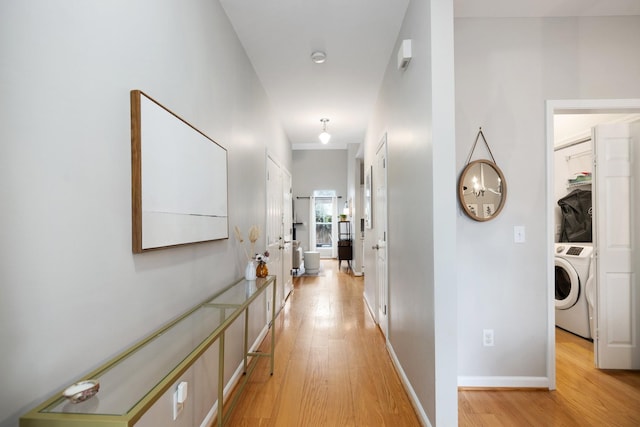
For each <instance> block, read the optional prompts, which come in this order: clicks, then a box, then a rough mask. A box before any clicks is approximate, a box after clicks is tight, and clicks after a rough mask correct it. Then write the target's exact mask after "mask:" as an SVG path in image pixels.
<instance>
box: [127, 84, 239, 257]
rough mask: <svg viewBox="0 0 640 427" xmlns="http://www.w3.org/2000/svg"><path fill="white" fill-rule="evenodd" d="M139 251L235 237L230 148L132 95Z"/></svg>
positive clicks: (135, 92)
mask: <svg viewBox="0 0 640 427" xmlns="http://www.w3.org/2000/svg"><path fill="white" fill-rule="evenodd" d="M131 200H132V246H133V248H132V249H133V252H134V253H141V252H144V251H148V250H154V249H160V248H166V247H172V246H177V245H184V244H190V243H197V242H205V241H211V240H219V239H227V238H229V224H228V216H227V150H226V149H225V148H223V147H222V146H220V145H219V144H218V143H216V142H215V141H214V140H213V139H211V138H209V137H208V136H207V135H205V134H204V133H202V132H201V131H199V130H198V129H196V128H195V127H194V126H192V125H191V124H189V123H188V122H186V121H185V120H184V119H182V118H180V117H179V116H178V115H177V114H175V113H173V112H172V111H170V110H169V109H167V108H166V107H164V106H163V105H161V104H160V103H159V102H157V101H156V100H154V99H153V98H151V97H150V96H149V95H147V94H145V93H144V92H142V91H140V90H132V91H131Z"/></svg>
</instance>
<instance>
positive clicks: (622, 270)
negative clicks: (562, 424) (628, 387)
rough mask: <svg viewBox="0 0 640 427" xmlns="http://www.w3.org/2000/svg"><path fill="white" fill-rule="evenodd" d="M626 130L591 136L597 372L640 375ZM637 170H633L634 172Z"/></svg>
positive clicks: (633, 197)
mask: <svg viewBox="0 0 640 427" xmlns="http://www.w3.org/2000/svg"><path fill="white" fill-rule="evenodd" d="M630 129H631V128H630V126H629V125H627V124H616V125H601V126H597V127H595V128H594V130H593V140H594V154H595V169H594V170H595V173H594V177H595V191H594V205H593V206H594V216H593V219H594V224H595V225H596V227H595V228H596V233H595V236H594V243H595V247H596V249H597V250H596V257H595V262H596V274H597V299H596V314H597V315H596V333H595V334H593V335H594V341H595V346H594V347H595V359H596V366H597V367H598V368H602V369H640V345H639V344H640V343H639V340H640V328H639V324H638V323H639V321H640V316H639V314H640V313H638V308H639V307H640V288H639V286H638V263H637V259H638V258H637V257H638V250H637V244H638V238H637V233H635V230H634V228H635V224H634V222H635V221H634V218H636V216H637V214H638V210H637V208H636V206H637V203H638V200H640V199H639V198H638V186H637V185H636V184H635V183H634V173H636V172H635V171H634V169H635V168H634V167H633V163H634V162H633V159H634V152H635V151H637V149H638V147H637V144H638V142H640V141H636V143H635V145H634V143H633V140H632V138H631V131H630ZM636 168H637V166H636Z"/></svg>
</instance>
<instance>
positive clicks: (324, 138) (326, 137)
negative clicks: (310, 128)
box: [318, 119, 331, 144]
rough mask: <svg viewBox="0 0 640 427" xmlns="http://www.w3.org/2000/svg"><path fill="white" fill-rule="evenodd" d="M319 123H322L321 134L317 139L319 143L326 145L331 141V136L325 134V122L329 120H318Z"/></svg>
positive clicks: (327, 133)
mask: <svg viewBox="0 0 640 427" xmlns="http://www.w3.org/2000/svg"><path fill="white" fill-rule="evenodd" d="M320 121H321V122H322V133H321V134H320V135H318V138H320V142H322V143H323V144H327V143H328V142H329V140H330V139H331V135H330V134H329V132H327V122H328V121H329V119H320Z"/></svg>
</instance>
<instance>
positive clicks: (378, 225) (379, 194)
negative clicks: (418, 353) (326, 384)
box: [373, 135, 389, 338]
mask: <svg viewBox="0 0 640 427" xmlns="http://www.w3.org/2000/svg"><path fill="white" fill-rule="evenodd" d="M373 188H375V191H374V193H373V194H374V195H375V197H374V201H373V209H374V210H375V212H374V216H373V222H374V224H375V226H374V231H375V235H376V244H375V246H374V249H375V250H376V280H377V281H378V325H379V326H380V329H381V330H382V333H383V334H384V336H385V338H386V337H387V336H388V330H389V279H388V274H387V271H388V269H387V140H386V135H385V137H384V138H383V140H382V142H381V143H380V146H379V147H378V151H377V152H376V163H375V173H374V180H373Z"/></svg>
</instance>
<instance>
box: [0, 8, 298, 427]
mask: <svg viewBox="0 0 640 427" xmlns="http://www.w3.org/2000/svg"><path fill="white" fill-rule="evenodd" d="M0 52H2V55H0V94H2V95H1V96H0V117H1V119H0V120H1V121H2V122H1V124H0V140H1V141H2V144H0V162H1V167H0V181H1V182H2V183H3V185H2V186H1V187H0V194H1V196H2V197H1V200H2V209H0V223H1V224H2V228H1V230H2V231H1V232H0V233H1V238H0V263H1V265H0V342H1V343H2V344H1V345H0V377H1V378H2V387H1V388H0V425H1V426H2V427H8V426H14V425H16V424H17V418H18V416H19V415H20V414H22V413H23V412H25V411H26V410H27V409H29V408H30V407H31V406H33V405H35V404H36V403H39V402H40V401H42V400H44V398H46V397H48V395H50V394H52V393H54V392H57V391H58V390H60V389H62V388H63V387H65V386H66V385H68V384H69V382H70V381H72V380H74V379H77V377H78V376H80V375H81V374H83V373H86V372H88V371H89V370H91V369H92V368H95V367H97V366H98V365H100V364H102V363H103V362H105V361H106V360H107V359H108V358H110V357H112V356H113V355H115V354H116V353H118V352H120V351H121V350H123V349H124V348H126V347H127V346H129V345H131V344H132V343H133V342H135V341H136V340H138V339H140V338H141V337H143V336H145V335H146V334H148V333H149V332H151V331H152V330H154V329H156V328H157V327H159V326H160V325H162V324H164V323H165V322H167V321H169V320H170V319H172V318H174V317H175V316H177V315H178V314H180V313H181V312H183V311H184V310H185V309H187V308H188V307H191V306H192V305H194V304H195V303H197V302H199V301H200V300H201V299H203V298H205V297H206V296H208V295H210V294H212V293H213V292H214V291H216V290H217V289H219V288H221V287H222V286H225V285H227V284H229V283H230V282H231V281H232V280H233V279H235V278H238V277H241V275H242V273H243V268H244V266H245V262H244V261H243V259H242V254H241V252H242V251H241V250H240V248H238V247H237V243H236V242H235V240H233V238H232V239H229V240H223V241H217V242H211V243H203V244H198V245H189V246H184V247H180V248H174V249H167V250H160V251H155V252H150V253H145V254H140V255H133V254H132V251H131V219H130V218H131V202H130V199H131V167H130V164H131V159H130V138H131V137H130V116H129V114H130V110H129V91H130V90H131V89H134V88H137V89H142V90H144V91H145V92H147V93H148V94H149V95H151V96H152V97H154V98H155V99H157V100H158V101H160V102H162V103H163V104H164V105H165V106H167V107H168V108H170V109H171V110H173V111H174V112H176V113H177V114H179V115H181V116H182V117H183V118H184V119H186V120H188V121H189V122H191V123H192V124H193V125H194V126H196V127H198V128H199V129H200V130H202V131H203V132H205V133H206V134H207V135H209V136H210V137H211V138H213V139H214V140H216V141H217V142H219V143H220V144H221V145H223V146H225V147H226V148H227V149H228V156H229V215H230V226H231V227H233V226H234V225H238V226H240V227H241V228H242V229H243V230H245V232H246V230H247V229H248V227H249V226H250V225H251V224H254V223H257V224H260V225H261V226H262V227H263V228H264V211H265V208H264V206H265V190H264V188H265V186H264V179H265V152H266V150H267V149H268V150H269V152H270V153H272V154H274V155H275V156H277V157H278V158H279V160H280V161H281V162H282V163H283V165H284V166H285V167H286V168H288V169H291V154H290V146H289V143H288V141H287V139H286V137H285V135H284V132H283V131H282V129H281V128H280V126H279V125H278V123H279V122H278V121H277V119H276V117H275V116H274V114H273V113H272V111H271V109H270V106H269V104H268V102H267V99H266V96H265V93H264V91H263V89H262V87H261V85H260V83H259V81H258V79H257V78H256V76H255V73H254V71H253V68H252V66H251V64H250V63H249V61H248V59H247V57H246V55H245V53H244V50H243V49H242V47H241V45H240V43H239V41H238V40H237V38H236V35H235V33H234V31H233V29H232V27H231V25H230V24H229V22H228V20H227V18H226V15H225V14H224V12H223V10H222V9H221V7H220V5H219V3H218V2H217V1H209V0H193V1H189V2H176V1H168V0H162V1H155V0H154V1H151V0H141V1H136V2H130V1H124V0H116V1H110V2H104V3H101V4H100V6H99V7H96V4H94V3H93V2H84V1H60V0H51V1H37V2H14V1H6V0H2V1H0ZM231 236H233V234H231ZM239 344H240V340H238V341H237V342H234V340H231V342H230V341H229V340H227V348H229V352H230V354H236V353H238V351H236V347H237V348H238V349H239V348H240V347H238V346H239ZM235 363H236V362H235V361H234V362H233V363H231V364H230V366H231V365H234V366H236V365H235ZM231 369H233V368H231Z"/></svg>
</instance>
